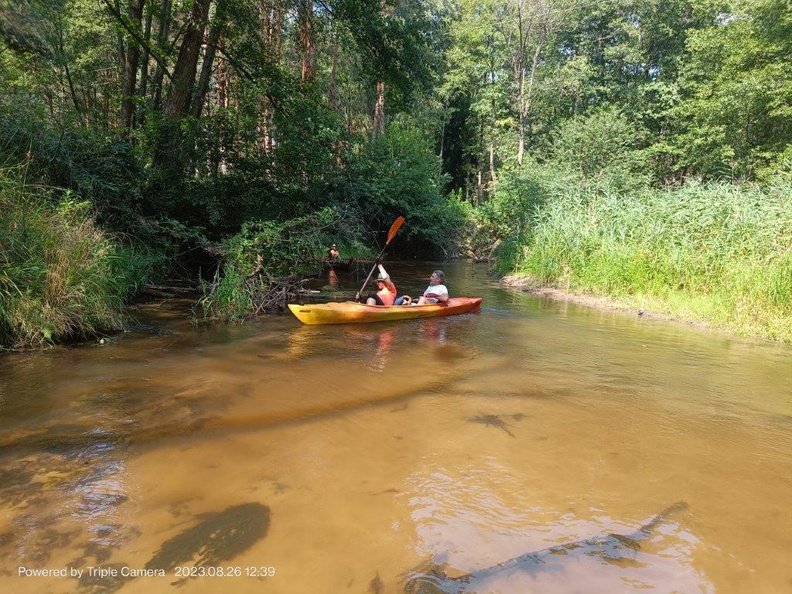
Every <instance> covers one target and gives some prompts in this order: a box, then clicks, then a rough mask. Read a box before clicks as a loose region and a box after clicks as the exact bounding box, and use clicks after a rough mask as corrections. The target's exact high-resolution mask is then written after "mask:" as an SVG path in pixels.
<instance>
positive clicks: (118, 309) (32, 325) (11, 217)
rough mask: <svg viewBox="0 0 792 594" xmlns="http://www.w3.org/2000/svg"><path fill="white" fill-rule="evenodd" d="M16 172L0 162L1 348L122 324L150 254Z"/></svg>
mask: <svg viewBox="0 0 792 594" xmlns="http://www.w3.org/2000/svg"><path fill="white" fill-rule="evenodd" d="M21 174H22V173H21V172H20V171H18V170H9V169H5V170H0V348H2V347H11V346H14V347H38V346H44V345H47V344H51V343H53V342H58V341H65V340H72V339H78V338H87V337H90V336H94V335H96V334H98V333H102V332H108V331H114V330H119V329H121V328H122V327H123V324H124V315H123V306H124V300H125V298H127V297H128V296H130V295H131V294H132V293H133V292H134V289H135V287H136V285H137V284H138V283H140V282H143V281H144V280H145V278H146V275H147V274H148V273H149V271H150V269H151V266H150V265H151V258H150V257H148V256H145V255H143V253H141V252H140V251H135V250H133V249H132V248H130V247H126V246H124V245H122V244H121V243H120V242H118V241H114V240H113V239H112V238H110V237H108V236H107V235H106V234H105V233H104V232H103V231H101V230H100V229H99V228H98V227H97V226H96V224H95V223H94V221H93V218H92V217H91V214H90V208H89V205H88V204H87V203H86V202H80V201H76V200H74V199H71V198H69V197H68V196H66V197H65V198H63V199H60V200H54V199H53V197H52V196H51V195H50V193H49V192H47V191H43V190H40V189H36V188H31V187H28V186H26V185H25V184H24V183H23V182H22V180H21Z"/></svg>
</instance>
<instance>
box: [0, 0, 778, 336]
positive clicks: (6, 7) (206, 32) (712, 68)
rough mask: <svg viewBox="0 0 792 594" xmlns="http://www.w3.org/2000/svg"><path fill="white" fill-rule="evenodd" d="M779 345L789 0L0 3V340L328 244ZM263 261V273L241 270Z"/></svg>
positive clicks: (238, 297) (241, 295)
mask: <svg viewBox="0 0 792 594" xmlns="http://www.w3.org/2000/svg"><path fill="white" fill-rule="evenodd" d="M400 215H403V216H405V218H406V220H407V223H406V224H405V225H404V228H403V230H402V231H401V234H402V235H401V236H400V241H399V242H398V245H396V246H394V257H396V256H399V257H420V258H434V259H443V258H449V257H473V258H481V259H490V260H491V261H492V263H493V269H494V270H495V271H497V273H499V274H506V273H511V272H517V273H520V274H524V275H527V276H528V277H530V278H531V279H532V282H534V283H536V284H538V285H548V286H560V287H563V288H565V289H567V290H571V291H578V292H586V293H593V294H598V295H608V296H612V297H614V298H617V299H620V300H622V301H623V302H624V303H627V304H632V305H636V306H638V305H640V306H641V307H646V308H653V309H656V310H658V311H663V312H667V313H668V314H670V315H673V316H677V317H680V318H683V319H690V320H701V321H705V322H707V323H708V324H711V325H713V326H715V327H722V328H726V329H728V330H729V331H732V332H735V333H737V334H742V335H748V336H759V337H762V338H768V339H772V340H779V341H792V330H791V329H792V6H790V4H789V2H788V1H787V0H741V1H740V2H737V1H736V0H640V1H639V0H597V1H593V0H255V1H254V0H0V345H2V346H0V349H2V348H27V347H38V346H47V345H51V344H53V343H55V342H59V341H65V340H74V339H82V338H88V337H92V336H96V335H97V334H100V333H103V332H111V331H114V330H119V329H122V328H123V327H124V325H125V323H126V320H127V314H126V309H125V308H126V305H127V304H128V303H129V302H130V301H131V300H132V299H134V298H135V297H136V296H137V295H138V294H139V293H140V291H141V289H142V288H143V287H145V286H147V285H149V284H152V283H153V284H156V283H163V282H169V283H172V282H174V280H175V279H178V280H184V281H188V282H192V283H195V284H200V287H201V291H202V296H201V298H200V299H199V305H198V308H199V310H200V312H201V313H200V316H201V317H202V318H205V319H210V320H226V321H229V320H239V319H244V317H246V316H247V315H250V313H251V312H252V311H254V310H255V309H256V307H257V303H259V301H260V299H261V297H262V295H264V294H266V292H267V291H268V290H269V289H270V288H271V287H272V286H273V285H274V284H276V283H278V282H281V280H282V279H284V278H289V277H292V276H294V275H299V274H301V273H302V272H303V271H304V270H305V267H306V266H307V265H308V264H310V263H311V262H314V261H315V259H316V258H317V257H321V255H322V254H323V253H324V250H325V249H326V246H327V245H328V244H329V243H330V242H336V243H338V245H339V248H340V249H341V252H342V253H343V254H356V255H361V256H365V255H368V256H371V255H372V253H374V251H375V250H376V249H377V246H381V245H382V244H383V242H384V237H385V235H386V234H387V231H388V228H389V226H390V224H391V223H392V222H393V221H394V220H395V219H396V218H397V217H398V216H400ZM251 279H254V280H255V282H251Z"/></svg>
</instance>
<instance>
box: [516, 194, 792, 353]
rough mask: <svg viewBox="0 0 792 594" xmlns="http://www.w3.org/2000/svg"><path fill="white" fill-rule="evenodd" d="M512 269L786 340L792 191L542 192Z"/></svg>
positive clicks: (790, 308) (790, 324) (790, 318)
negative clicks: (545, 195)
mask: <svg viewBox="0 0 792 594" xmlns="http://www.w3.org/2000/svg"><path fill="white" fill-rule="evenodd" d="M517 269H518V270H519V271H520V272H523V273H526V274H529V275H532V276H534V277H535V278H536V279H537V280H538V281H539V282H541V283H544V284H548V285H556V286H562V287H565V288H570V289H572V290H577V291H583V292H592V293H599V294H607V295H612V296H615V297H620V298H623V299H624V300H625V301H626V302H629V303H636V304H638V303H640V304H644V305H647V306H652V307H655V308H658V309H661V310H663V311H665V312H666V313H670V314H673V315H679V316H681V317H685V318H695V319H699V320H703V321H707V322H710V323H712V324H714V325H718V326H723V327H727V328H730V329H732V330H735V331H737V332H739V333H742V334H758V335H762V336H766V337H769V338H774V339H781V340H792V186H790V184H789V183H788V182H786V183H783V182H782V183H778V184H775V185H769V186H765V187H758V186H736V185H729V184H689V185H687V186H685V187H682V188H678V189H649V188H644V189H638V190H633V191H631V192H629V193H623V192H616V191H612V190H610V189H609V188H608V187H607V186H606V187H603V186H587V185H583V184H578V185H575V186H567V187H565V188H559V187H556V188H548V199H547V200H546V202H545V203H544V205H543V206H542V208H541V209H539V210H538V211H537V212H536V213H535V214H534V215H533V216H532V217H530V231H529V233H527V234H526V236H525V241H524V243H523V247H522V253H521V257H520V258H519V260H518V263H517Z"/></svg>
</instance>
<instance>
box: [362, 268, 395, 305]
mask: <svg viewBox="0 0 792 594" xmlns="http://www.w3.org/2000/svg"><path fill="white" fill-rule="evenodd" d="M377 267H378V268H379V275H378V276H377V291H376V292H371V293H369V294H368V295H366V305H393V301H394V300H395V299H396V285H394V284H393V281H392V280H391V278H390V276H389V275H388V273H387V272H385V269H384V268H383V267H382V264H380V263H379V262H377ZM355 300H356V301H360V293H358V294H357V295H355Z"/></svg>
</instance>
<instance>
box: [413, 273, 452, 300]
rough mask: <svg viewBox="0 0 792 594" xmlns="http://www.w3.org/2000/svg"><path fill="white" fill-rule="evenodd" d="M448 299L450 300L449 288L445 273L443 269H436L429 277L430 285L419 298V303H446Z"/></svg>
mask: <svg viewBox="0 0 792 594" xmlns="http://www.w3.org/2000/svg"><path fill="white" fill-rule="evenodd" d="M446 301H448V289H447V288H446V286H445V274H443V271H442V270H435V271H434V272H433V273H432V276H430V277H429V286H428V287H427V288H426V291H424V293H423V295H421V296H420V297H419V298H418V305H423V304H425V303H445V302H446Z"/></svg>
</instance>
